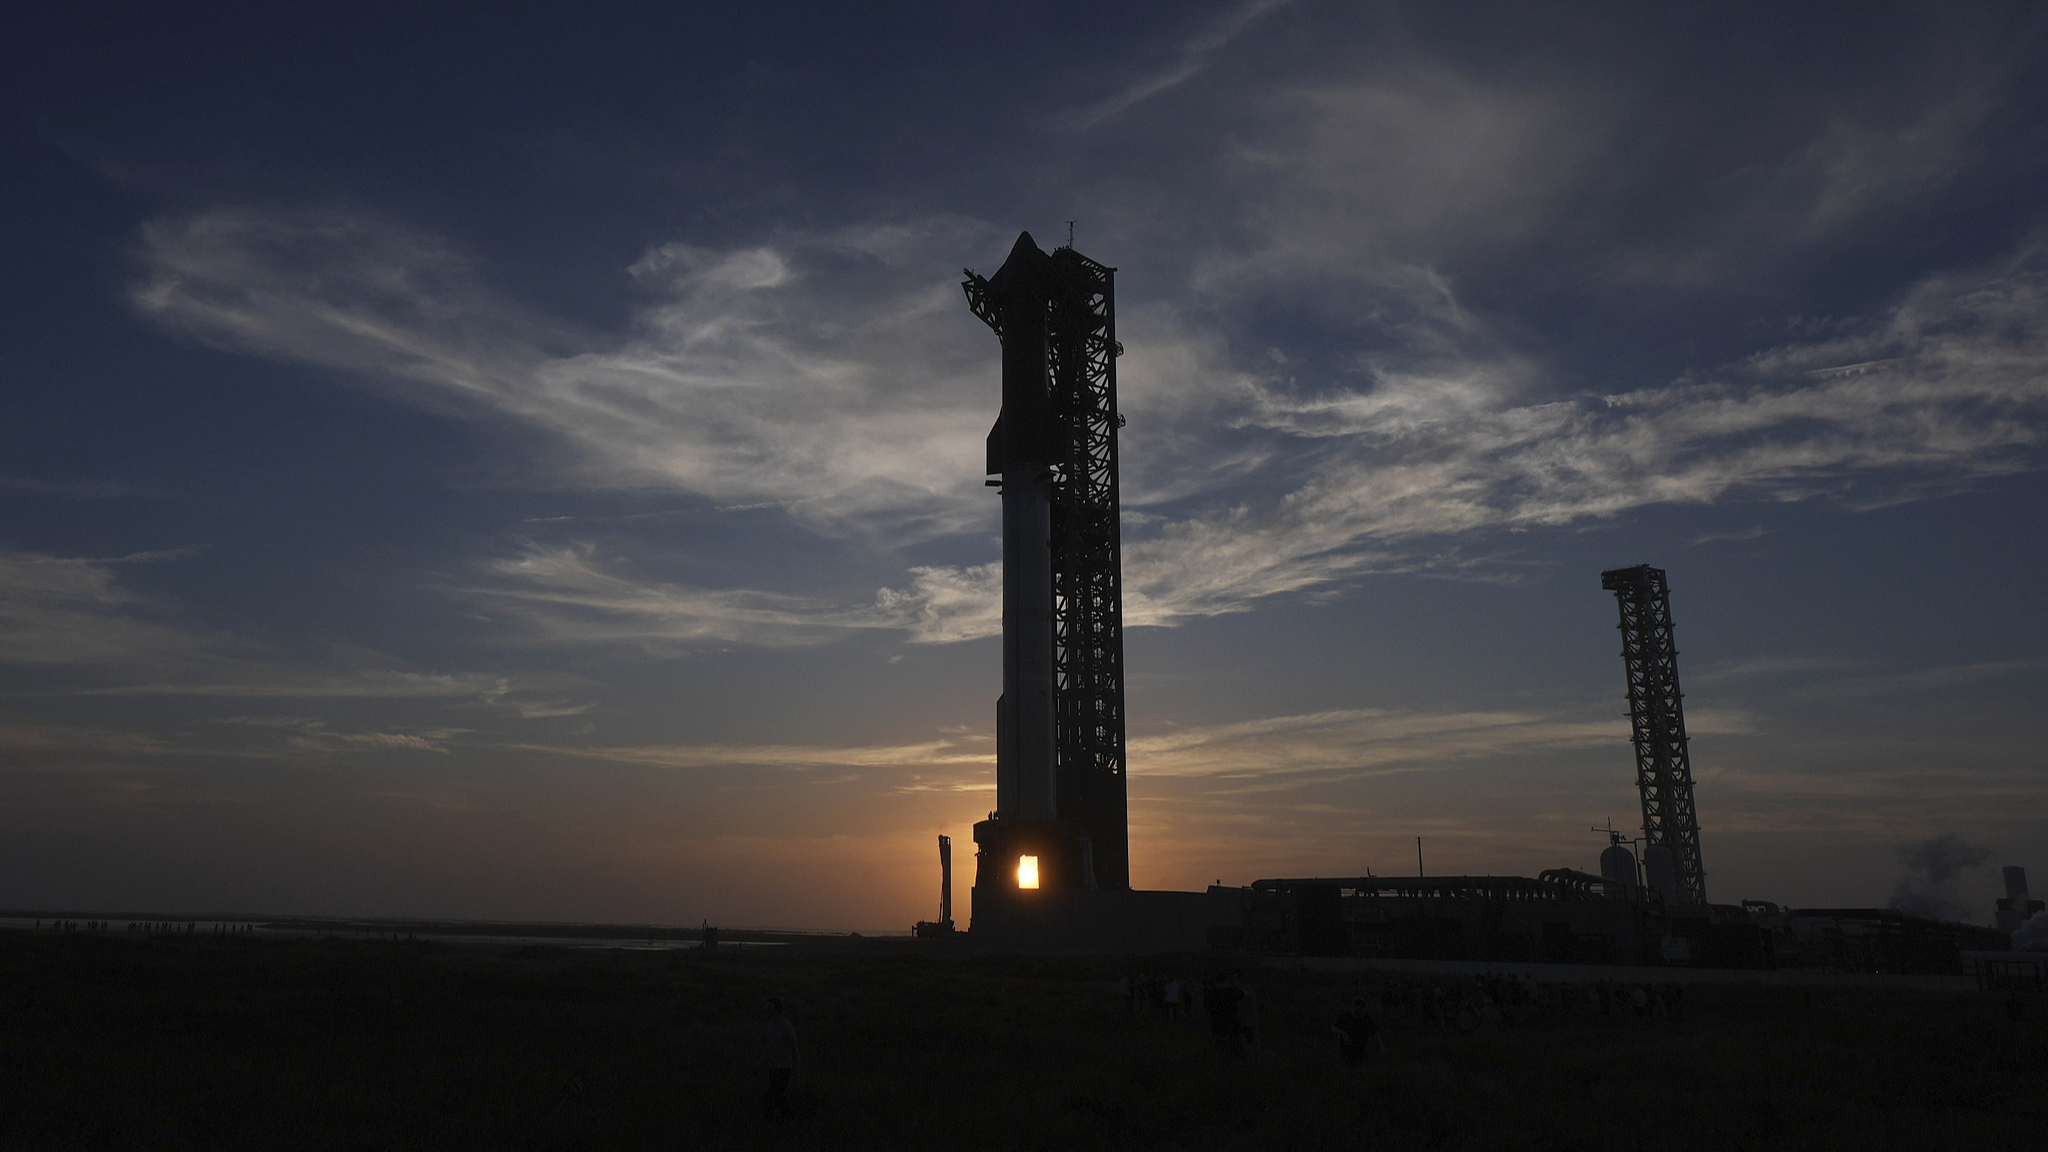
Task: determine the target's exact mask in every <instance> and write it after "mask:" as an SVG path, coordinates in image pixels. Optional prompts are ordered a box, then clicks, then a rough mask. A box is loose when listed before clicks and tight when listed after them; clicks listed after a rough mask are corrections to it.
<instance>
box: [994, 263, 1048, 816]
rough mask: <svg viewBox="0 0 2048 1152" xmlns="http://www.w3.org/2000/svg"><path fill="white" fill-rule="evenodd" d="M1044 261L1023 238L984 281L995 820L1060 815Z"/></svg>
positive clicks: (1046, 300) (1046, 299) (1046, 271)
mask: <svg viewBox="0 0 2048 1152" xmlns="http://www.w3.org/2000/svg"><path fill="white" fill-rule="evenodd" d="M1053 279H1054V270H1053V266H1052V258H1051V257H1049V256H1047V255H1046V254H1045V253H1044V252H1043V251H1041V250H1040V249H1039V247H1038V245H1037V243H1035V242H1034V241H1033V240H1032V239H1031V233H1029V232H1026V233H1024V234H1022V235H1020V236H1018V237H1017V243H1016V245H1015V246H1014V247H1013V248H1011V249H1010V256H1009V258H1008V259H1007V260H1005V261H1004V262H1003V266H1002V268H1000V269H998V270H997V272H996V274H995V275H994V276H991V277H989V279H988V289H987V303H988V305H989V306H990V310H991V311H992V312H993V313H994V314H995V317H996V319H997V321H998V323H1000V325H1001V328H1000V331H1001V333H1002V341H1003V407H1002V412H1001V414H1000V415H998V416H997V417H996V423H995V427H993V428H991V429H990V430H989V434H988V472H989V474H990V475H1000V476H1001V477H1002V499H1003V694H1002V696H1001V697H1000V698H999V699H997V701H996V813H995V814H996V816H997V817H998V818H999V819H1002V820H1018V821H1024V820H1052V819H1055V818H1056V816H1057V814H1058V811H1059V796H1058V776H1057V762H1058V749H1057V745H1056V743H1055V735H1056V733H1055V722H1054V712H1053V694H1054V670H1053V620H1052V595H1053V571H1052V570H1053V560H1052V465H1053V462H1054V461H1055V460H1056V459H1057V458H1058V456H1059V444H1058V441H1059V435H1058V428H1057V427H1056V425H1055V422H1054V420H1053V413H1052V396H1051V381H1050V377H1049V376H1048V373H1047V363H1046V351H1047V350H1046V316H1047V305H1048V300H1049V298H1050V295H1051V293H1052V290H1053Z"/></svg>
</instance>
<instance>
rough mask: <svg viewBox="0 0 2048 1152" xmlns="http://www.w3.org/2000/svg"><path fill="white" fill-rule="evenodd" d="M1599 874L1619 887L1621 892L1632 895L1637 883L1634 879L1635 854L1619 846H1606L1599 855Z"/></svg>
mask: <svg viewBox="0 0 2048 1152" xmlns="http://www.w3.org/2000/svg"><path fill="white" fill-rule="evenodd" d="M1600 874H1601V875H1602V876H1605V877H1607V878H1608V879H1609V880H1612V881H1613V882H1615V883H1616V884H1619V885H1621V887H1622V890H1623V891H1625V892H1628V893H1631V894H1633V893H1634V892H1635V890H1636V885H1637V883H1638V881H1637V878H1636V854H1635V853H1633V852H1631V851H1629V850H1628V849H1627V848H1625V847H1623V846H1622V845H1620V844H1613V845H1610V846H1608V849H1607V851H1605V852H1602V853H1601V854H1600Z"/></svg>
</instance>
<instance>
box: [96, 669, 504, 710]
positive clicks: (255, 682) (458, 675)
mask: <svg viewBox="0 0 2048 1152" xmlns="http://www.w3.org/2000/svg"><path fill="white" fill-rule="evenodd" d="M237 670H242V669H237ZM246 670H247V671H250V672H260V674H261V675H262V679H254V678H251V679H248V680H218V679H207V678H198V679H192V680H182V681H162V682H151V683H142V684H123V685H120V686H117V687H112V688H94V689H89V690H87V691H85V692H83V693H82V695H88V696H216V697H223V698H246V699H286V700H317V699H331V700H367V699H383V700H398V699H424V700H433V699H476V700H480V701H483V702H485V703H498V702H499V701H501V700H503V699H504V698H505V697H506V696H507V695H508V694H509V693H511V692H512V691H513V690H514V688H513V681H512V680H511V679H509V678H507V677H504V676H495V675H489V674H484V673H470V672H400V671H364V672H355V673H351V674H348V675H345V676H335V675H333V674H331V673H327V672H324V671H321V670H318V669H309V668H302V667H279V666H271V667H264V668H261V669H255V668H250V669H246Z"/></svg>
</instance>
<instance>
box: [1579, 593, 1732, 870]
mask: <svg viewBox="0 0 2048 1152" xmlns="http://www.w3.org/2000/svg"><path fill="white" fill-rule="evenodd" d="M1600 586H1601V587H1602V588H1605V589H1607V590H1608V591H1610V592H1612V593H1614V598H1615V600H1617V601H1619V602H1620V604H1621V624H1620V626H1619V627H1620V628H1621V659H1622V663H1623V665H1624V666H1626V668H1627V670H1628V713H1629V721H1630V723H1631V725H1632V726H1633V729H1634V733H1633V735H1634V740H1635V748H1636V787H1637V788H1638V789H1640V790H1641V792H1642V796H1643V841H1644V846H1643V871H1644V873H1645V874H1646V875H1645V878H1646V880H1647V881H1648V885H1649V887H1651V888H1653V889H1656V890H1658V891H1659V892H1661V893H1662V894H1663V897H1664V899H1665V901H1666V902H1667V903H1673V904H1684V905H1704V904H1705V903H1706V902H1707V874H1706V869H1705V868H1703V867H1702V866H1701V864H1700V821H1699V815H1698V813H1697V812H1696V811H1694V809H1693V802H1692V755H1691V753H1690V752H1689V751H1688V750H1687V746H1686V735H1685V708H1684V704H1683V700H1684V694H1683V693H1681V692H1680V691H1679V690H1678V646H1677V644H1676V642H1675V641H1674V640H1673V638H1672V631H1671V589H1670V588H1669V586H1667V585H1666V584H1665V582H1664V570H1663V569H1662V568H1652V567H1650V566H1649V565H1648V564H1639V565H1637V566H1635V567H1634V568H1615V569H1611V570H1609V571H1606V572H1602V573H1601V574H1600Z"/></svg>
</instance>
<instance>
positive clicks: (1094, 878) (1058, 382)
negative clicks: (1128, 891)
mask: <svg viewBox="0 0 2048 1152" xmlns="http://www.w3.org/2000/svg"><path fill="white" fill-rule="evenodd" d="M1029 239H1030V238H1029V234H1026V235H1025V236H1024V237H1022V238H1020V241H1019V243H1020V246H1021V245H1024V244H1028V243H1029ZM1019 251H1022V248H1021V247H1020V249H1019ZM1031 251H1032V252H1036V251H1037V250H1036V248H1035V247H1033V248H1032V249H1031ZM1013 259H1014V257H1013ZM1035 259H1036V260H1043V261H1045V264H1044V265H1043V272H1042V273H1041V274H1037V275H1034V276H1032V277H1030V278H1029V279H1026V278H1023V277H1019V278H1018V279H1016V280H1013V281H1011V282H1009V283H1008V285H1007V286H1005V287H1004V288H1003V289H1002V290H1001V291H1000V292H998V291H997V290H995V289H993V288H992V286H991V283H990V281H989V280H987V279H984V278H983V277H980V276H977V275H975V274H974V273H973V272H969V273H967V280H966V282H965V283H964V284H963V285H962V286H963V287H964V288H965V290H966V293H967V302H968V306H969V307H970V308H971V309H972V310H973V311H974V314H975V315H976V316H978V317H980V318H981V319H982V321H983V322H985V323H987V324H988V326H989V327H990V328H992V329H994V330H995V332H996V335H997V336H998V337H1002V336H1003V335H1004V331H1003V316H1004V308H1005V307H1006V306H1007V307H1015V306H1016V304H1017V301H1016V295H1017V294H1019V293H1023V292H1027V291H1028V292H1030V293H1032V294H1033V295H1038V294H1041V293H1042V297H1041V298H1042V302H1043V307H1044V309H1045V312H1044V335H1045V355H1046V364H1045V369H1046V384H1047V389H1046V395H1045V404H1046V409H1045V412H1044V426H1045V433H1046V438H1047V439H1048V440H1049V441H1050V443H1049V444H1048V445H1047V446H1046V451H1047V458H1048V464H1049V465H1050V467H1049V473H1050V474H1049V482H1050V492H1049V503H1050V505H1051V531H1050V537H1051V539H1050V543H1051V548H1052V607H1051V616H1052V633H1053V637H1052V640H1053V670H1054V676H1055V680H1054V686H1053V717H1054V723H1053V728H1054V746H1055V748H1056V749H1057V754H1056V767H1055V770H1054V775H1055V788H1056V791H1055V795H1056V797H1057V812H1056V816H1057V819H1058V820H1059V821H1062V822H1065V823H1068V824H1071V825H1074V826H1077V827H1078V828H1079V829H1081V830H1082V832H1083V834H1084V835H1085V836H1086V839H1087V842H1088V862H1087V864H1085V865H1084V867H1087V868H1089V869H1091V870H1092V875H1091V876H1090V877H1089V878H1088V880H1087V881H1086V883H1088V884H1089V885H1090V886H1092V887H1095V888H1129V887H1130V883H1131V878H1130V877H1131V869H1130V835H1129V800H1128V792H1127V785H1126V777H1125V768H1126V758H1125V750H1124V635H1123V575H1122V573H1123V558H1122V542H1121V540H1122V537H1121V531H1120V523H1119V519H1118V504H1119V492H1118V483H1117V443H1116V442H1117V429H1118V428H1119V427H1121V426H1122V424H1123V418H1122V417H1121V416H1120V415H1118V413H1117V403H1116V358H1117V356H1118V355H1119V354H1121V353H1122V351H1123V349H1122V347H1121V346H1120V345H1119V344H1118V343H1117V339H1116V292H1115V279H1114V274H1115V272H1116V269H1114V268H1111V267H1108V266H1107V265H1104V264H1099V263H1097V262H1095V261H1094V260H1090V259H1089V258H1088V257H1086V256H1083V255H1081V254H1080V253H1079V252H1076V251H1074V249H1073V248H1071V247H1064V248H1056V249H1054V250H1053V252H1052V253H1051V255H1050V257H1049V258H1048V257H1045V256H1038V257H1035ZM1027 266H1031V265H1030V264H1029V262H1028V261H1027ZM1006 267H1009V265H1006ZM998 279H1002V278H1001V277H1000V276H999V277H998ZM1026 285H1028V287H1026ZM999 296H1001V297H1003V298H1002V299H998V297H999ZM1037 306H1038V305H1037V304H1036V303H1034V304H1033V305H1031V307H1032V310H1033V311H1035V310H1036V308H1037ZM1013 315H1014V314H1013ZM1032 319H1033V320H1035V319H1036V317H1035V316H1034V317H1032ZM1020 415H1023V414H1022V413H1012V412H1009V411H1008V410H1007V409H1006V411H1005V413H1004V416H1003V420H1004V421H1011V420H1016V419H1018V418H1019V417H1020ZM1022 433H1023V430H1022V429H1021V428H1011V429H1009V430H1008V432H1007V433H1005V432H1004V431H1003V429H1002V425H1001V423H999V424H998V429H997V431H996V432H992V433H991V438H990V471H991V472H998V471H1003V469H1002V468H1001V467H999V466H998V465H999V464H1000V463H1001V461H1000V460H999V459H998V445H999V443H1001V442H1002V441H1003V440H1005V439H1006V438H1007V439H1008V440H1010V442H1011V443H1012V444H1013V445H1014V443H1015V442H1016V441H1017V440H1018V439H1020V438H1021V435H1022Z"/></svg>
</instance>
